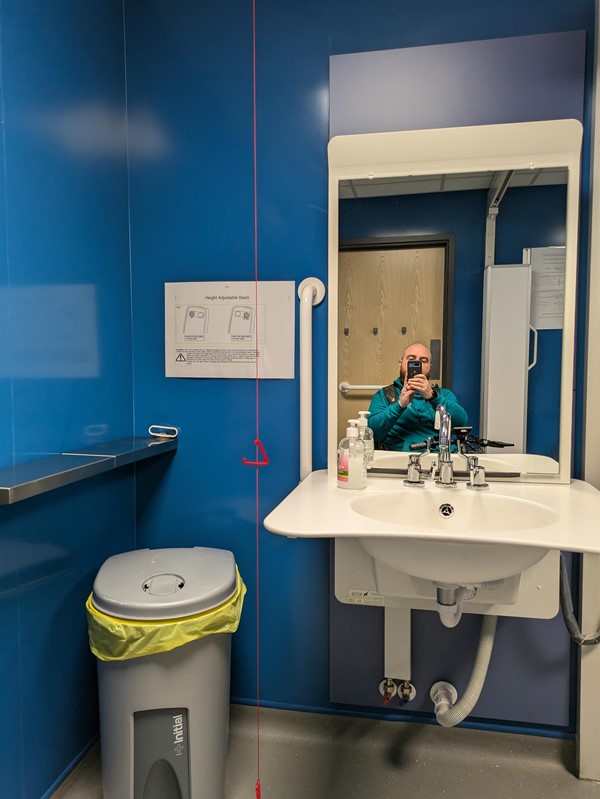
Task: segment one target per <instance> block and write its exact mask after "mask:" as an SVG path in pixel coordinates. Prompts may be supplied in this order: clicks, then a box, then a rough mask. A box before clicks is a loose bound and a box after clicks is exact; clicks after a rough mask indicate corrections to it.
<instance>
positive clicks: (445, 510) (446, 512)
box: [440, 502, 454, 519]
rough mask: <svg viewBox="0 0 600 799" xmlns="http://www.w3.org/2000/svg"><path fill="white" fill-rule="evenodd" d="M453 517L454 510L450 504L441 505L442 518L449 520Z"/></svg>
mask: <svg viewBox="0 0 600 799" xmlns="http://www.w3.org/2000/svg"><path fill="white" fill-rule="evenodd" d="M453 515H454V508H453V507H452V505H451V504H450V503H449V502H444V503H443V504H442V505H440V516H443V517H444V519H449V518H450V517H451V516H453Z"/></svg>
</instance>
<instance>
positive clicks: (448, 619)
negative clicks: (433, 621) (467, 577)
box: [436, 583, 469, 627]
mask: <svg viewBox="0 0 600 799" xmlns="http://www.w3.org/2000/svg"><path fill="white" fill-rule="evenodd" d="M467 593H469V592H468V591H467V589H466V588H464V587H463V586H462V585H461V586H458V587H457V586H447V585H442V584H441V583H440V584H438V585H437V587H436V600H437V603H436V610H437V612H438V613H439V614H440V621H441V622H442V624H443V625H444V627H456V625H457V624H458V622H459V621H460V619H461V616H462V608H463V599H464V598H465V595H466V594H467Z"/></svg>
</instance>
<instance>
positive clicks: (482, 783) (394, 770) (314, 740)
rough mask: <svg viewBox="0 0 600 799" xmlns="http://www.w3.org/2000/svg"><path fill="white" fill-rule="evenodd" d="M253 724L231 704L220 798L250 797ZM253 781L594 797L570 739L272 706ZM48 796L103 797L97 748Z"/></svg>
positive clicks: (251, 713) (266, 786)
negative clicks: (578, 770) (579, 772)
mask: <svg viewBox="0 0 600 799" xmlns="http://www.w3.org/2000/svg"><path fill="white" fill-rule="evenodd" d="M256 728H257V724H256V710H255V708H252V707H243V706H240V705H232V707H231V712H230V743H229V753H228V758H227V769H226V786H225V799H254V797H255V783H256V778H257V744H256ZM260 781H261V787H262V799H400V797H402V798H404V799H413V798H414V799H417V798H420V797H443V799H553V798H554V797H556V799H559V797H560V799H588V797H589V798H590V799H591V797H593V798H594V799H600V782H590V781H586V780H578V779H577V777H576V776H575V744H574V743H573V742H572V741H564V740H556V739H551V738H541V737H536V736H530V735H515V734H506V733H495V732H480V731H477V730H466V729H444V728H442V727H438V726H436V725H429V724H414V723H413V724H407V723H401V722H383V721H372V720H369V719H358V718H348V717H342V716H329V715H319V714H313V713H301V712H295V711H287V710H273V709H263V710H261V714H260ZM53 799H102V786H101V773H100V754H99V748H98V747H95V748H94V749H92V750H91V751H90V753H89V754H88V755H87V756H86V758H84V760H82V762H81V763H80V764H79V765H78V767H77V768H76V769H75V770H74V771H73V772H72V773H71V775H70V776H69V777H68V778H67V780H66V781H65V782H64V783H63V785H62V786H61V787H60V788H59V789H58V791H57V792H56V793H55V794H54V796H53ZM123 799H126V797H123Z"/></svg>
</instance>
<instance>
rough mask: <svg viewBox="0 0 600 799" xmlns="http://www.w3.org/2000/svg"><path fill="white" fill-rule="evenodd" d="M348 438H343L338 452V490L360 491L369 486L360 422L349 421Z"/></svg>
mask: <svg viewBox="0 0 600 799" xmlns="http://www.w3.org/2000/svg"><path fill="white" fill-rule="evenodd" d="M348 424H349V425H350V426H349V427H348V428H347V429H346V438H342V440H341V441H340V443H339V446H338V451H337V484H338V488H350V489H359V488H365V486H366V485H367V467H366V465H365V442H364V441H363V440H362V439H361V438H359V435H358V422H357V420H356V419H349V420H348Z"/></svg>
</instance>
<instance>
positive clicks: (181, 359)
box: [175, 352, 186, 361]
mask: <svg viewBox="0 0 600 799" xmlns="http://www.w3.org/2000/svg"><path fill="white" fill-rule="evenodd" d="M185 359H186V358H185V355H184V354H183V352H180V353H179V355H178V356H177V357H176V358H175V360H176V361H185Z"/></svg>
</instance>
